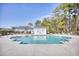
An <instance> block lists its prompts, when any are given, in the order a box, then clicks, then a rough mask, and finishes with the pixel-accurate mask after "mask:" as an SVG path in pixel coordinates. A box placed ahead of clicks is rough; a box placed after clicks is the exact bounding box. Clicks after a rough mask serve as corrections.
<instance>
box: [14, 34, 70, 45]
mask: <svg viewBox="0 0 79 59" xmlns="http://www.w3.org/2000/svg"><path fill="white" fill-rule="evenodd" d="M68 39H70V37H64V36H50V35H49V36H23V37H19V38H16V39H15V40H14V41H17V42H19V43H20V44H63V43H64V42H65V41H69V40H68Z"/></svg>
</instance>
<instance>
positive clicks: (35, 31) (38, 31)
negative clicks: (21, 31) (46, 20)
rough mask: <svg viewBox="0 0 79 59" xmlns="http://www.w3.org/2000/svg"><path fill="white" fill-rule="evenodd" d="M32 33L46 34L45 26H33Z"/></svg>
mask: <svg viewBox="0 0 79 59" xmlns="http://www.w3.org/2000/svg"><path fill="white" fill-rule="evenodd" d="M33 34H34V35H46V28H45V27H35V28H34V29H33Z"/></svg>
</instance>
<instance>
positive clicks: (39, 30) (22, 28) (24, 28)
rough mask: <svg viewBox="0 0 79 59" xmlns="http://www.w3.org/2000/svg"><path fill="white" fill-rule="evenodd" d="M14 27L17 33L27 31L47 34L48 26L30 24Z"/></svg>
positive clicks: (27, 32) (35, 33)
mask: <svg viewBox="0 0 79 59" xmlns="http://www.w3.org/2000/svg"><path fill="white" fill-rule="evenodd" d="M12 29H13V30H14V31H15V32H17V33H26V34H33V35H46V32H47V31H46V28H45V27H34V28H32V27H29V26H19V27H12Z"/></svg>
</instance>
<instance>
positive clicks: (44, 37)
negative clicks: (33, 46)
mask: <svg viewBox="0 0 79 59" xmlns="http://www.w3.org/2000/svg"><path fill="white" fill-rule="evenodd" d="M33 40H47V38H46V36H39V35H38V36H33Z"/></svg>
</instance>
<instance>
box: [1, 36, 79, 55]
mask: <svg viewBox="0 0 79 59" xmlns="http://www.w3.org/2000/svg"><path fill="white" fill-rule="evenodd" d="M0 56H79V36H76V37H72V39H71V40H70V41H69V42H65V43H64V44H18V42H14V41H12V40H9V38H8V37H1V38H0Z"/></svg>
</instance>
